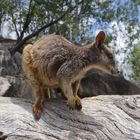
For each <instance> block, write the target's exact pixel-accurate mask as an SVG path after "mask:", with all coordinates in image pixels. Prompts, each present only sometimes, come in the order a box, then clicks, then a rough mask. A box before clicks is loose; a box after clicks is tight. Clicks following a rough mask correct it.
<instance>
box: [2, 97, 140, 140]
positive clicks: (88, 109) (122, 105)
mask: <svg viewBox="0 0 140 140" xmlns="http://www.w3.org/2000/svg"><path fill="white" fill-rule="evenodd" d="M32 105H33V104H32V103H31V102H30V101H27V100H24V99H18V98H7V97H0V140H4V139H6V140H26V139H27V140H132V139H133V140H139V139H140V95H133V96H119V95H116V96H115V95H112V96H107V95H105V96H103V95H102V96H97V97H96V98H95V97H91V98H84V99H82V105H83V109H82V111H81V112H78V111H69V109H68V107H67V106H66V103H64V101H62V100H52V101H48V102H47V101H46V102H45V104H44V108H43V109H44V110H43V115H42V117H41V119H40V120H39V121H35V120H34V118H33V116H32Z"/></svg>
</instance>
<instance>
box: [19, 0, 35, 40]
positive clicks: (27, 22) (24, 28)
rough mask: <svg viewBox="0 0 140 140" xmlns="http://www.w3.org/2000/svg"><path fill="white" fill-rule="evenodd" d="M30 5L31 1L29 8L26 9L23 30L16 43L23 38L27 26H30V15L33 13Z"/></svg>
mask: <svg viewBox="0 0 140 140" xmlns="http://www.w3.org/2000/svg"><path fill="white" fill-rule="evenodd" d="M31 4H32V0H30V3H29V8H28V13H27V17H26V21H25V23H24V25H23V29H22V31H21V34H20V36H19V37H18V39H17V42H19V41H21V40H22V38H23V36H24V33H25V31H26V29H27V28H28V25H29V24H30V22H31V16H32V13H33V9H31Z"/></svg>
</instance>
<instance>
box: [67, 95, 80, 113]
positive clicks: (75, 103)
mask: <svg viewBox="0 0 140 140" xmlns="http://www.w3.org/2000/svg"><path fill="white" fill-rule="evenodd" d="M67 105H68V106H69V109H70V110H74V109H77V110H81V109H82V104H81V101H80V98H79V97H78V96H77V97H75V98H72V99H68V101H67Z"/></svg>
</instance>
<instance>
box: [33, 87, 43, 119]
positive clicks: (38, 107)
mask: <svg viewBox="0 0 140 140" xmlns="http://www.w3.org/2000/svg"><path fill="white" fill-rule="evenodd" d="M34 92H35V103H34V106H33V113H34V117H35V119H36V120H39V119H40V117H41V114H42V103H43V99H44V91H43V88H41V87H37V88H35V89H34Z"/></svg>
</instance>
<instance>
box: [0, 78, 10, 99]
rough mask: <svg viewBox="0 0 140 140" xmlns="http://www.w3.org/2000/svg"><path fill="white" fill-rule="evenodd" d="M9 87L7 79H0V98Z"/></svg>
mask: <svg viewBox="0 0 140 140" xmlns="http://www.w3.org/2000/svg"><path fill="white" fill-rule="evenodd" d="M10 86H11V85H10V82H9V81H8V79H7V78H4V77H0V96H3V95H4V94H5V93H6V92H7V91H8V90H9V88H10Z"/></svg>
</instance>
